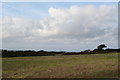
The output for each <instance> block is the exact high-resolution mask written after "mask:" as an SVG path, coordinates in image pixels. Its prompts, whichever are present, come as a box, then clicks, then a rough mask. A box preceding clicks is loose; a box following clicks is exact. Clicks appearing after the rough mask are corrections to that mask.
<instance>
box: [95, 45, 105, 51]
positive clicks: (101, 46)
mask: <svg viewBox="0 0 120 80" xmlns="http://www.w3.org/2000/svg"><path fill="white" fill-rule="evenodd" d="M106 47H107V46H106V45H105V44H100V45H99V46H97V49H99V50H103V48H106Z"/></svg>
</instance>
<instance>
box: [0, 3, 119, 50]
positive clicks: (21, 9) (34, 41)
mask: <svg viewBox="0 0 120 80" xmlns="http://www.w3.org/2000/svg"><path fill="white" fill-rule="evenodd" d="M2 9H3V11H2V19H1V20H0V22H1V23H0V24H2V36H0V38H1V39H2V44H3V46H2V48H3V49H12V50H16V49H32V50H41V49H42V50H57V51H81V50H86V49H95V48H96V47H97V46H98V45H99V44H101V43H104V44H106V45H107V46H108V48H118V37H117V36H118V34H117V32H118V15H117V14H118V12H117V3H100V2H98V3H95V2H93V3H87V2H85V3H83V2H82V3H79V2H76V3H70V2H66V3H65V2H64V3H60V2H44V3H43V2H36V3H33V2H18V3H15V2H14V3H12V2H11V3H3V5H2ZM2 20H3V22H2Z"/></svg>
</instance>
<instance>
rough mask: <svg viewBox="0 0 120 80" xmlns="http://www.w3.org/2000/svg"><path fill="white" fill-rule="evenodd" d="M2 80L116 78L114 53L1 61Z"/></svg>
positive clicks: (13, 58)
mask: <svg viewBox="0 0 120 80" xmlns="http://www.w3.org/2000/svg"><path fill="white" fill-rule="evenodd" d="M2 68H3V69H2V70H3V71H2V74H3V75H2V76H3V78H117V77H118V53H109V54H84V55H55V56H30V57H9V58H2Z"/></svg>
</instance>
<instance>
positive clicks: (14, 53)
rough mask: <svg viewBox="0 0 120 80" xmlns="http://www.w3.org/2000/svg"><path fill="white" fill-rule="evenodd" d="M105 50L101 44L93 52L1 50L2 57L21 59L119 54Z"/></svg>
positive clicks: (114, 50)
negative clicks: (28, 57)
mask: <svg viewBox="0 0 120 80" xmlns="http://www.w3.org/2000/svg"><path fill="white" fill-rule="evenodd" d="M104 48H107V46H106V45H105V44H101V45H99V46H97V48H96V49H94V50H90V49H88V50H84V51H81V52H65V51H59V52H56V51H44V50H40V51H34V50H25V51H22V50H19V51H15V50H2V57H23V56H55V55H57V54H61V55H80V54H104V53H112V52H120V49H104Z"/></svg>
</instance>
